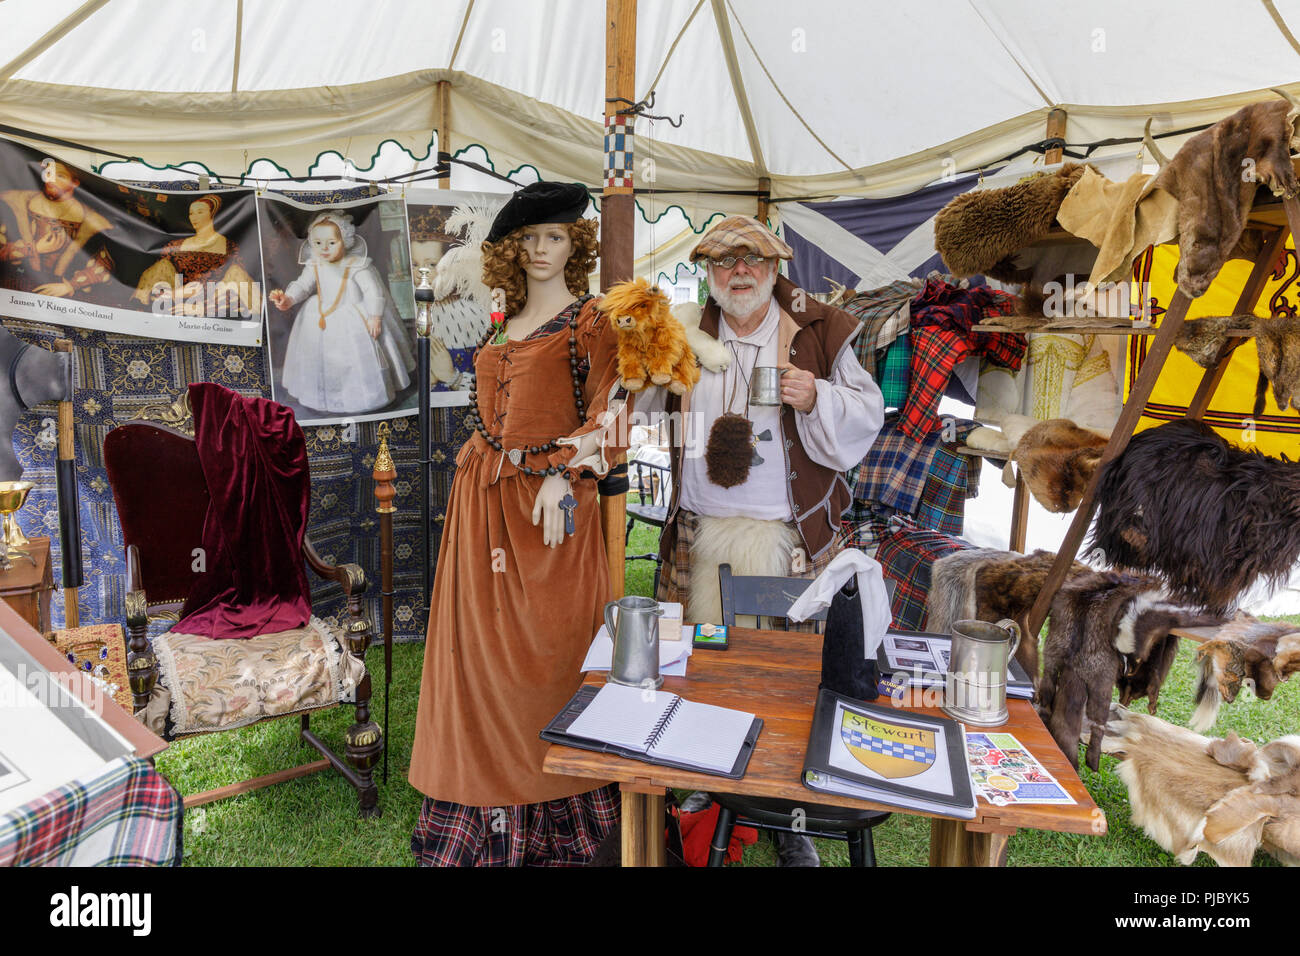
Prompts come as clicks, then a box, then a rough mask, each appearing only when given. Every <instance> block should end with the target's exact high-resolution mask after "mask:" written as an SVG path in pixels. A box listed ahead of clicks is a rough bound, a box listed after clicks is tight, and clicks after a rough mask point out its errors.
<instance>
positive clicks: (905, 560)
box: [876, 528, 971, 631]
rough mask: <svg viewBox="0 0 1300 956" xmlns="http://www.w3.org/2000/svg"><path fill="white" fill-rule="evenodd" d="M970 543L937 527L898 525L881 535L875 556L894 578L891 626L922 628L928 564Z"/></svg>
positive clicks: (931, 564)
mask: <svg viewBox="0 0 1300 956" xmlns="http://www.w3.org/2000/svg"><path fill="white" fill-rule="evenodd" d="M970 547H971V545H970V544H968V543H967V542H965V541H962V540H961V539H959V538H953V537H950V536H948V535H946V534H943V533H942V532H939V531H926V530H923V529H921V528H902V529H899V530H892V531H888V532H886V533H885V534H884V535H882V536H881V539H880V547H879V548H878V549H877V550H876V560H877V561H879V562H880V568H881V571H883V572H884V575H885V577H887V578H890V579H892V580H893V581H895V582H896V586H895V588H894V600H893V604H892V605H891V610H892V611H893V615H894V626H895V627H897V628H902V629H903V630H908V631H924V630H925V620H926V610H925V600H926V598H927V597H928V596H929V593H930V568H931V567H932V566H933V564H934V562H935V561H937V560H939V558H943V557H946V556H948V555H950V554H952V553H953V552H954V551H963V550H965V549H967V548H970Z"/></svg>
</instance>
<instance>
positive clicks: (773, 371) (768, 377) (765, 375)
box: [749, 365, 786, 407]
mask: <svg viewBox="0 0 1300 956" xmlns="http://www.w3.org/2000/svg"><path fill="white" fill-rule="evenodd" d="M785 371H786V370H785V369H783V368H776V367H775V366H772V365H759V366H757V367H755V369H754V372H753V374H752V375H751V376H750V379H749V404H751V405H764V406H770V407H775V406H777V405H780V404H781V376H782V375H784V374H785Z"/></svg>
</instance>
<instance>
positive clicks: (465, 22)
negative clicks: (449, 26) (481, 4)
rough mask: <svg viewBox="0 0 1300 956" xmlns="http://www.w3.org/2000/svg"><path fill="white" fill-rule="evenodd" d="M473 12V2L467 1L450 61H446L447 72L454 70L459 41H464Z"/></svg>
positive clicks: (458, 52)
mask: <svg viewBox="0 0 1300 956" xmlns="http://www.w3.org/2000/svg"><path fill="white" fill-rule="evenodd" d="M473 12H474V0H469V2H468V3H466V4H465V16H464V17H462V18H461V21H460V29H459V30H457V31H456V44H455V46H453V47H452V48H451V59H450V60H448V61H447V72H449V73H450V72H451V71H452V70H454V69H455V68H456V57H457V56H458V55H459V54H460V41H461V40H463V39H465V31H466V29H468V28H469V15H470V14H471V13H473Z"/></svg>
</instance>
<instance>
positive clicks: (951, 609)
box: [925, 548, 1015, 634]
mask: <svg viewBox="0 0 1300 956" xmlns="http://www.w3.org/2000/svg"><path fill="white" fill-rule="evenodd" d="M1014 555H1015V552H1014V551H999V550H997V549H996V548H967V549H963V550H961V551H954V552H953V553H952V554H949V555H946V556H944V557H942V558H939V560H937V561H935V562H934V564H932V565H931V566H930V590H929V591H927V592H926V595H925V629H926V630H927V631H931V632H933V633H935V634H951V633H952V626H953V625H954V624H956V623H957V622H958V621H969V620H973V619H974V618H975V575H976V574H977V573H978V571H979V569H980V568H981V567H982V566H983V565H985V564H987V563H988V562H990V561H1000V560H1002V559H1004V558H1009V557H1013V556H1014ZM994 620H995V621H998V620H1001V618H995V619H994Z"/></svg>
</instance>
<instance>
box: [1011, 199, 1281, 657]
mask: <svg viewBox="0 0 1300 956" xmlns="http://www.w3.org/2000/svg"><path fill="white" fill-rule="evenodd" d="M1246 228H1247V229H1252V228H1253V229H1259V230H1262V231H1264V232H1265V239H1264V243H1263V248H1262V249H1261V250H1260V253H1259V255H1258V256H1257V257H1256V259H1255V263H1254V267H1253V268H1252V269H1251V272H1250V276H1249V277H1248V278H1247V279H1246V283H1245V285H1244V286H1243V287H1242V290H1241V295H1240V296H1239V297H1238V299H1237V304H1236V306H1235V308H1234V310H1233V314H1234V315H1241V314H1246V313H1253V312H1254V311H1255V305H1256V303H1257V302H1258V301H1259V297H1260V295H1261V294H1262V293H1263V291H1264V286H1265V284H1266V283H1267V281H1268V277H1269V275H1270V274H1271V273H1272V271H1273V267H1274V265H1276V263H1277V260H1278V256H1279V255H1282V254H1284V253H1285V250H1286V240H1287V236H1288V235H1297V236H1300V231H1297V230H1298V229H1300V199H1295V198H1291V199H1286V200H1284V201H1282V202H1278V201H1276V200H1270V201H1266V202H1257V203H1256V205H1255V208H1254V209H1253V210H1252V211H1251V214H1250V217H1249V219H1248V221H1247V224H1246ZM1057 241H1059V239H1058V240H1057ZM1077 241H1082V240H1077ZM1215 281H1218V280H1217V277H1216V280H1215ZM1191 303H1192V300H1191V298H1190V297H1188V296H1187V295H1186V294H1185V293H1184V292H1183V291H1182V290H1181V289H1178V290H1176V291H1175V292H1174V295H1173V298H1172V299H1171V300H1170V302H1169V308H1168V310H1167V311H1166V312H1165V314H1164V316H1163V318H1162V319H1161V322H1160V326H1159V328H1156V329H1142V330H1129V329H1122V330H1110V329H1097V328H1089V329H1086V330H1080V331H1087V332H1089V333H1094V334H1098V335H1109V334H1111V333H1112V331H1114V332H1115V333H1116V334H1133V333H1140V334H1150V335H1153V336H1154V339H1153V341H1152V343H1151V348H1150V350H1149V351H1148V352H1147V355H1146V358H1145V359H1144V360H1143V362H1142V367H1141V369H1140V370H1139V372H1138V377H1137V381H1136V382H1135V383H1134V385H1133V388H1132V390H1131V391H1130V392H1129V396H1128V400H1127V401H1126V402H1125V403H1124V407H1123V409H1122V410H1121V411H1120V415H1119V419H1118V421H1117V422H1116V423H1115V428H1114V429H1113V430H1112V432H1111V436H1110V441H1109V442H1107V444H1106V448H1105V449H1104V451H1103V452H1102V456H1101V461H1100V463H1099V464H1098V467H1097V468H1096V470H1095V471H1094V472H1093V474H1092V478H1091V479H1090V480H1089V481H1088V486H1087V488H1086V490H1085V491H1084V493H1083V499H1082V500H1081V501H1080V502H1079V507H1078V510H1076V511H1075V513H1074V519H1073V521H1071V523H1070V529H1069V531H1067V532H1066V535H1065V540H1063V541H1062V542H1061V547H1060V549H1059V550H1058V551H1057V555H1056V561H1055V562H1054V563H1053V565H1052V568H1051V570H1050V571H1049V572H1048V575H1047V578H1046V579H1045V580H1044V582H1043V587H1042V590H1041V591H1039V592H1038V598H1037V600H1035V601H1034V606H1033V608H1032V609H1031V610H1030V612H1029V617H1028V622H1027V623H1028V625H1029V633H1030V634H1034V635H1036V634H1038V633H1039V631H1041V630H1042V626H1043V622H1044V621H1045V620H1046V619H1047V614H1048V611H1049V609H1050V608H1051V606H1052V601H1053V599H1054V598H1055V597H1056V592H1057V591H1058V590H1060V587H1061V585H1062V584H1063V583H1064V582H1065V576H1066V574H1067V573H1068V571H1069V569H1070V566H1071V564H1072V563H1073V561H1074V559H1075V557H1076V556H1077V555H1078V553H1079V549H1080V547H1081V546H1082V545H1083V538H1084V535H1085V534H1086V533H1087V530H1088V526H1089V525H1090V524H1091V523H1092V517H1093V511H1094V509H1095V507H1096V504H1097V486H1098V485H1099V484H1100V482H1101V474H1102V470H1103V469H1104V468H1105V466H1106V464H1107V463H1108V462H1110V461H1113V460H1114V459H1116V458H1118V457H1119V456H1120V455H1121V454H1123V453H1124V449H1125V448H1127V447H1128V443H1129V440H1130V439H1131V438H1132V437H1133V433H1134V430H1135V429H1136V428H1137V425H1138V421H1139V419H1141V417H1142V413H1143V411H1144V410H1145V409H1146V404H1147V400H1148V399H1150V397H1151V392H1152V390H1153V389H1154V388H1155V384H1156V381H1157V379H1159V377H1160V373H1161V372H1162V371H1163V370H1164V367H1165V361H1166V360H1167V359H1168V357H1169V352H1170V350H1171V349H1172V348H1173V345H1174V340H1175V339H1176V338H1177V337H1178V333H1179V331H1180V330H1181V329H1182V327H1183V322H1184V320H1185V319H1186V317H1187V310H1188V308H1189V307H1190V306H1191ZM1052 331H1059V332H1068V331H1070V330H1069V329H1053V330H1052ZM1249 336H1250V332H1249V331H1248V330H1246V329H1241V330H1234V331H1233V332H1232V334H1231V335H1230V337H1229V338H1228V339H1227V341H1225V342H1224V344H1223V347H1222V349H1221V350H1220V352H1219V356H1218V360H1217V361H1216V362H1215V364H1214V366H1213V367H1211V368H1209V369H1207V370H1206V371H1205V374H1204V375H1203V376H1202V377H1201V383H1200V385H1199V386H1198V387H1197V389H1196V394H1195V396H1194V397H1193V398H1192V401H1191V404H1190V405H1188V408H1187V416H1186V417H1187V418H1189V419H1193V420H1195V421H1200V420H1202V419H1203V418H1204V416H1205V412H1206V409H1207V408H1208V407H1209V404H1210V399H1211V398H1212V397H1213V396H1214V392H1215V390H1216V389H1217V388H1218V386H1219V382H1220V381H1221V380H1222V379H1223V373H1224V371H1225V370H1226V369H1227V367H1228V363H1229V362H1230V361H1231V360H1232V355H1233V352H1235V351H1236V349H1237V348H1238V346H1240V345H1242V344H1243V343H1244V342H1246V340H1247V339H1248V338H1249ZM1027 509H1028V500H1027V498H1026V497H1025V495H1024V493H1023V481H1020V480H1017V485H1016V505H1015V508H1014V512H1015V513H1014V515H1013V518H1012V542H1013V547H1015V542H1016V541H1019V542H1020V546H1019V547H1017V548H1016V550H1021V551H1023V550H1024V530H1025V529H1024V522H1025V518H1026V516H1027ZM1205 630H1206V629H1204V628H1201V629H1198V633H1197V634H1195V635H1192V634H1187V635H1184V636H1188V637H1194V638H1195V639H1200V640H1204V639H1206V638H1207V637H1208V636H1209V634H1208V633H1200V632H1202V631H1205Z"/></svg>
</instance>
